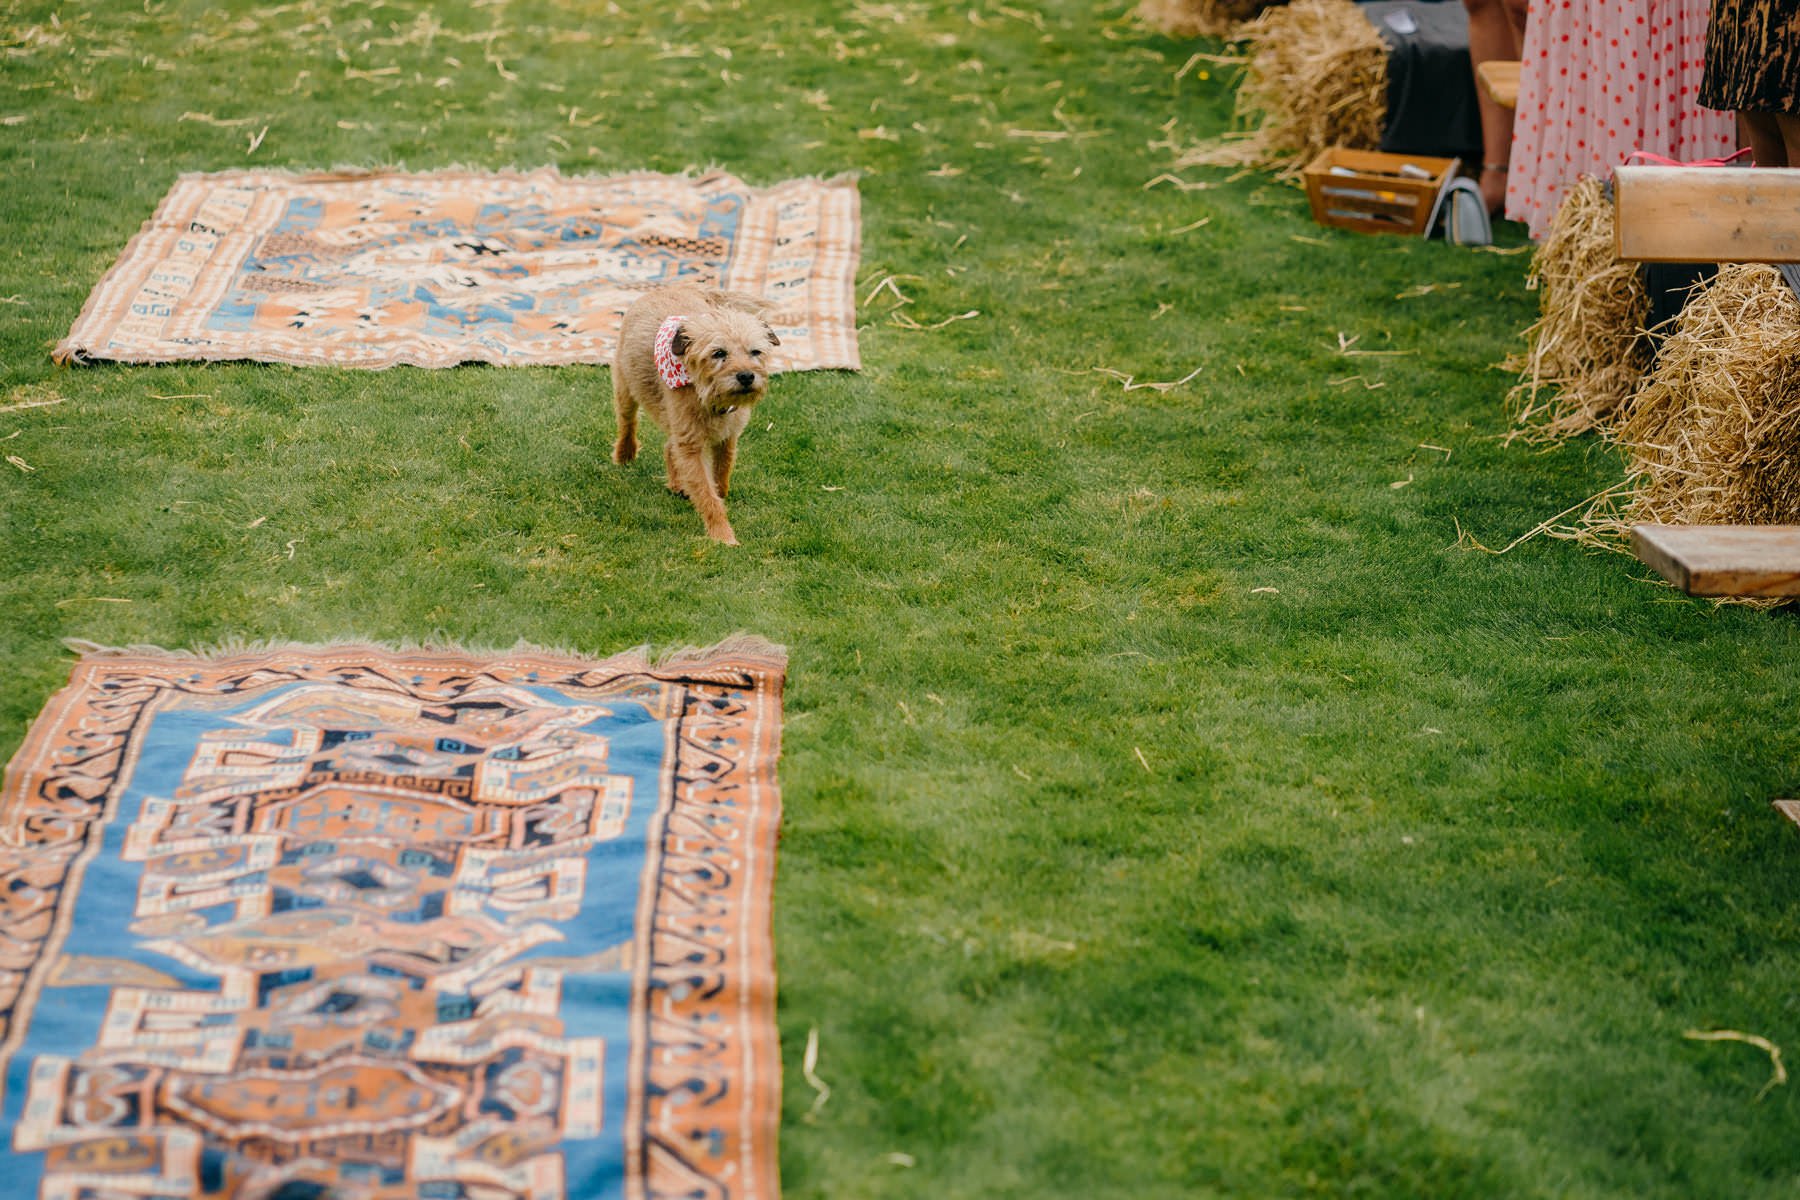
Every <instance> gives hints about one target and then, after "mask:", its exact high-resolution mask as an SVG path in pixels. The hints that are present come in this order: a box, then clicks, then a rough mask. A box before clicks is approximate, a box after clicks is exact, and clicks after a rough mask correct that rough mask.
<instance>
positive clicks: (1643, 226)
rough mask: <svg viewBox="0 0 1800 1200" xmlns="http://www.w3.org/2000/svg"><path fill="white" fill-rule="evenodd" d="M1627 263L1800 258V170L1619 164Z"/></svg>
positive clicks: (1622, 253) (1621, 236)
mask: <svg viewBox="0 0 1800 1200" xmlns="http://www.w3.org/2000/svg"><path fill="white" fill-rule="evenodd" d="M1613 193H1614V196H1615V197H1616V204H1617V210H1618V211H1617V215H1618V221H1617V225H1618V230H1619V233H1618V243H1619V257H1620V258H1622V259H1624V260H1625V261H1626V262H1694V263H1709V262H1718V263H1725V262H1740V263H1741V262H1757V263H1791V262H1800V170H1794V169H1792V168H1789V169H1786V170H1777V169H1772V168H1769V167H1756V168H1750V167H1620V168H1619V169H1618V170H1617V171H1616V172H1614V174H1613Z"/></svg>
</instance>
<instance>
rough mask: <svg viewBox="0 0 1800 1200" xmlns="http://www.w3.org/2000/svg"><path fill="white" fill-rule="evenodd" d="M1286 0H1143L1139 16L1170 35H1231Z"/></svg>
mask: <svg viewBox="0 0 1800 1200" xmlns="http://www.w3.org/2000/svg"><path fill="white" fill-rule="evenodd" d="M1284 3H1286V0H1139V3H1138V6H1137V15H1138V19H1139V20H1141V21H1143V22H1144V23H1145V24H1146V25H1149V26H1150V27H1151V28H1152V29H1155V30H1157V31H1159V32H1161V33H1165V34H1167V35H1168V36H1170V37H1182V38H1191V37H1229V36H1230V34H1231V31H1232V30H1234V29H1236V28H1237V27H1238V26H1239V25H1241V24H1243V23H1244V22H1245V21H1247V20H1249V19H1250V18H1251V17H1254V16H1255V15H1256V14H1257V13H1260V12H1261V11H1262V10H1263V9H1265V8H1273V7H1274V6H1275V5H1277V4H1284Z"/></svg>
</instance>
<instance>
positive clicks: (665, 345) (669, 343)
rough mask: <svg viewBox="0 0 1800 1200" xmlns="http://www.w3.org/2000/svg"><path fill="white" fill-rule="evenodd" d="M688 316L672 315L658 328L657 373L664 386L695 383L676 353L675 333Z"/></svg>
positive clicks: (680, 386) (670, 387) (678, 386)
mask: <svg viewBox="0 0 1800 1200" xmlns="http://www.w3.org/2000/svg"><path fill="white" fill-rule="evenodd" d="M685 320H687V318H686V317H670V318H669V319H668V320H666V321H664V322H663V323H662V324H661V325H660V326H658V327H657V330H656V350H655V357H656V373H657V375H658V376H660V377H661V378H662V381H663V386H664V387H666V388H669V389H671V390H673V389H674V388H683V387H687V386H688V385H689V384H691V383H693V382H694V381H693V380H692V379H689V378H688V373H687V367H686V365H684V364H683V363H682V361H681V359H679V358H677V357H676V355H675V348H674V341H675V335H676V334H677V333H678V332H680V330H681V323H682V322H683V321H685Z"/></svg>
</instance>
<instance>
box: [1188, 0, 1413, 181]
mask: <svg viewBox="0 0 1800 1200" xmlns="http://www.w3.org/2000/svg"><path fill="white" fill-rule="evenodd" d="M1236 40H1239V41H1243V42H1247V43H1249V50H1250V58H1249V62H1248V64H1247V65H1246V67H1245V71H1244V81H1243V83H1242V84H1240V85H1239V87H1238V93H1237V115H1238V118H1239V120H1241V121H1243V122H1245V123H1246V124H1248V125H1250V126H1251V128H1250V129H1249V131H1248V132H1247V133H1243V134H1238V135H1235V136H1233V135H1228V136H1227V137H1226V138H1225V139H1224V140H1222V141H1215V142H1206V143H1202V144H1201V145H1199V146H1196V147H1194V148H1193V149H1191V150H1189V151H1187V152H1186V153H1185V154H1183V155H1182V157H1181V159H1180V160H1179V163H1178V165H1179V166H1228V167H1241V166H1256V167H1276V168H1280V169H1281V173H1282V174H1283V175H1288V176H1291V175H1296V174H1298V173H1299V172H1300V169H1301V168H1302V167H1304V166H1305V165H1306V164H1307V163H1308V162H1310V161H1312V159H1313V158H1314V157H1315V156H1317V154H1318V153H1319V152H1320V151H1321V150H1324V149H1325V148H1327V147H1328V146H1346V147H1349V148H1351V149H1356V150H1373V149H1374V148H1375V147H1376V146H1377V145H1378V144H1379V143H1380V141H1381V129H1382V124H1383V123H1384V122H1385V121H1386V119H1387V81H1388V48H1387V43H1386V42H1384V41H1382V39H1381V35H1380V34H1379V33H1377V32H1376V31H1375V26H1374V25H1372V24H1370V22H1369V18H1368V17H1367V16H1366V15H1364V13H1363V12H1362V10H1361V9H1359V8H1358V7H1357V6H1356V5H1355V4H1353V3H1351V0H1290V3H1288V4H1285V5H1281V6H1279V7H1275V8H1269V9H1266V10H1265V11H1263V12H1262V13H1261V15H1259V16H1257V17H1255V18H1253V19H1252V20H1250V21H1247V22H1245V23H1244V24H1243V25H1242V26H1240V27H1239V29H1238V32H1237V35H1236Z"/></svg>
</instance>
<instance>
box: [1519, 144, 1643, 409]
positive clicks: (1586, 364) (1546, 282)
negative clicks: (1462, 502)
mask: <svg viewBox="0 0 1800 1200" xmlns="http://www.w3.org/2000/svg"><path fill="white" fill-rule="evenodd" d="M1615 225H1616V220H1615V217H1614V213H1613V204H1612V199H1611V197H1610V196H1608V195H1607V193H1606V187H1605V185H1604V184H1602V183H1601V182H1600V181H1599V180H1598V179H1596V178H1594V177H1593V176H1592V175H1583V176H1582V177H1581V178H1580V179H1579V180H1577V181H1576V183H1575V184H1574V186H1572V187H1571V188H1570V189H1569V192H1568V195H1566V196H1565V197H1564V198H1563V202H1562V205H1561V207H1559V208H1558V209H1557V211H1556V217H1555V219H1554V220H1553V221H1552V222H1551V224H1550V230H1549V233H1548V235H1547V236H1546V237H1545V238H1544V244H1543V245H1542V246H1540V247H1539V248H1538V251H1537V253H1536V254H1535V255H1534V256H1533V257H1532V260H1531V286H1532V287H1534V288H1537V289H1538V291H1539V295H1540V300H1539V306H1538V307H1539V312H1540V314H1541V315H1540V316H1539V318H1538V320H1537V322H1536V324H1534V325H1532V326H1531V327H1530V328H1529V329H1527V330H1526V331H1525V333H1524V338H1525V351H1524V353H1522V354H1518V355H1514V356H1513V357H1511V358H1509V359H1507V360H1506V362H1505V363H1504V364H1503V366H1504V368H1505V369H1506V370H1508V371H1513V372H1516V373H1518V374H1519V375H1520V380H1519V382H1518V383H1517V384H1515V385H1514V386H1513V388H1512V390H1511V391H1509V392H1507V394H1506V403H1507V408H1508V410H1509V411H1510V413H1511V415H1512V421H1513V429H1512V432H1511V433H1510V434H1509V435H1508V437H1509V439H1510V438H1519V437H1522V438H1524V439H1525V440H1527V441H1536V442H1545V441H1555V440H1557V439H1560V438H1565V437H1570V436H1573V435H1575V434H1579V433H1586V432H1587V431H1588V430H1590V429H1595V428H1599V427H1603V426H1604V425H1605V424H1606V422H1607V421H1609V420H1610V419H1611V418H1612V417H1613V416H1614V414H1616V413H1617V412H1618V410H1619V409H1620V408H1621V407H1622V406H1623V405H1624V403H1625V401H1626V399H1627V398H1628V397H1629V396H1630V395H1631V393H1632V389H1633V388H1635V387H1636V386H1637V383H1638V380H1639V379H1640V378H1641V377H1642V375H1643V372H1644V368H1645V367H1646V366H1648V365H1649V357H1650V348H1649V343H1648V340H1647V339H1646V338H1645V337H1644V336H1643V324H1644V320H1645V317H1646V315H1647V313H1648V311H1649V307H1650V301H1649V296H1648V294H1647V293H1646V292H1645V290H1644V284H1643V281H1642V280H1641V279H1640V278H1639V275H1638V269H1637V266H1636V264H1634V263H1628V262H1625V261H1623V260H1621V259H1620V258H1619V255H1618V250H1617V247H1616V240H1615V237H1614V229H1615Z"/></svg>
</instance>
